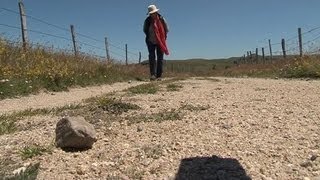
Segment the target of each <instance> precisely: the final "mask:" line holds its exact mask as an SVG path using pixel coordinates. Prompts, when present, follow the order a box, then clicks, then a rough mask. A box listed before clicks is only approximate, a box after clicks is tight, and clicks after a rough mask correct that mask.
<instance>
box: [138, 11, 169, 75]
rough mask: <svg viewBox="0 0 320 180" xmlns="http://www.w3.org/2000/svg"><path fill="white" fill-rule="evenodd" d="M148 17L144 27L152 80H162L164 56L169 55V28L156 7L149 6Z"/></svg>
mask: <svg viewBox="0 0 320 180" xmlns="http://www.w3.org/2000/svg"><path fill="white" fill-rule="evenodd" d="M147 15H148V17H147V18H146V19H145V21H144V25H143V32H144V33H145V35H146V44H147V47H148V52H149V67H150V80H151V81H154V80H161V77H162V72H163V56H164V54H166V55H169V50H168V47H167V43H166V40H167V34H168V32H169V28H168V25H167V22H166V20H165V19H164V18H163V16H161V15H160V14H159V9H158V8H157V7H156V6H155V5H150V6H148V13H147ZM156 57H157V58H156ZM156 59H157V60H156Z"/></svg>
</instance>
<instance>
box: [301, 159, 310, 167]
mask: <svg viewBox="0 0 320 180" xmlns="http://www.w3.org/2000/svg"><path fill="white" fill-rule="evenodd" d="M300 166H301V167H304V168H307V167H309V166H312V164H311V162H310V161H306V162H303V163H301V164H300Z"/></svg>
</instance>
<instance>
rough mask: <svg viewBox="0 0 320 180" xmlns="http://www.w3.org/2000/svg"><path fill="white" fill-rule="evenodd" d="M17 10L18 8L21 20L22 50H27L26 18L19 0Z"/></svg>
mask: <svg viewBox="0 0 320 180" xmlns="http://www.w3.org/2000/svg"><path fill="white" fill-rule="evenodd" d="M19 10H20V21H21V31H22V46H23V49H24V51H26V50H27V46H28V45H27V43H28V34H27V18H26V14H25V11H24V5H23V3H22V2H21V1H20V2H19Z"/></svg>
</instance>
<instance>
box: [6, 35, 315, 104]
mask: <svg viewBox="0 0 320 180" xmlns="http://www.w3.org/2000/svg"><path fill="white" fill-rule="evenodd" d="M238 59H239V58H235V57H233V58H229V59H216V60H206V59H190V60H166V61H165V62H164V73H165V74H164V76H165V77H175V78H188V77H191V76H193V77H194V76H198V77H209V76H228V77H269V78H275V77H277V78H319V77H320V55H312V56H311V55H310V56H308V55H306V56H304V57H302V58H300V57H294V56H289V57H288V58H287V59H286V60H284V59H281V58H280V57H276V58H275V59H273V60H265V63H262V62H260V63H251V64H243V63H240V64H239V63H237V60H238ZM148 72H149V69H148V64H147V61H143V62H142V64H131V65H127V66H126V65H123V64H119V63H117V62H115V61H114V60H110V61H106V60H105V59H101V58H97V57H93V56H90V55H87V54H80V55H78V56H74V54H72V53H69V52H67V51H65V52H64V51H56V50H54V49H49V48H44V47H42V46H40V45H39V46H31V47H28V50H27V51H24V50H23V49H22V48H21V44H20V43H14V42H10V41H8V40H6V39H3V38H1V37H0V100H1V99H5V98H12V97H17V96H23V95H29V94H36V93H38V92H41V91H49V92H50V91H51V92H52V91H67V90H68V88H70V87H77V86H81V87H84V86H91V85H99V84H106V83H109V84H111V83H115V82H121V81H129V80H138V81H144V80H147V79H148ZM169 89H170V87H169ZM173 89H175V88H172V90H173ZM129 91H130V92H131V93H133V94H141V93H142V94H143V93H149V94H150V93H151V94H152V93H155V92H156V91H157V87H156V86H155V85H142V86H140V87H136V88H133V89H130V90H129Z"/></svg>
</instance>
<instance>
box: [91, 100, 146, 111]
mask: <svg viewBox="0 0 320 180" xmlns="http://www.w3.org/2000/svg"><path fill="white" fill-rule="evenodd" d="M96 103H97V105H98V107H99V108H101V109H103V110H104V111H107V112H109V113H111V114H116V115H119V114H122V113H123V112H128V111H129V110H137V109H140V107H139V106H138V105H135V104H130V103H125V102H122V101H121V100H119V99H116V98H108V97H101V98H98V99H97V101H96Z"/></svg>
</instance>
